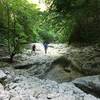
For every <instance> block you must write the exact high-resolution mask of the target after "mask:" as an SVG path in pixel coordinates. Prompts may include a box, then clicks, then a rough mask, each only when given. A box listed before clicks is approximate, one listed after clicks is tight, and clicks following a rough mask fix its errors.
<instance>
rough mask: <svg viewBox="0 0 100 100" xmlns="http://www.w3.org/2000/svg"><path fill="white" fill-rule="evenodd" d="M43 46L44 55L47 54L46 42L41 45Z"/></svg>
mask: <svg viewBox="0 0 100 100" xmlns="http://www.w3.org/2000/svg"><path fill="white" fill-rule="evenodd" d="M43 46H44V50H45V54H47V49H48V43H47V42H44V43H43Z"/></svg>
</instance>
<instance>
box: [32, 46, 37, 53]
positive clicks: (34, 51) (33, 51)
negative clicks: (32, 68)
mask: <svg viewBox="0 0 100 100" xmlns="http://www.w3.org/2000/svg"><path fill="white" fill-rule="evenodd" d="M33 53H34V54H35V55H36V45H35V44H33V46H32V54H33Z"/></svg>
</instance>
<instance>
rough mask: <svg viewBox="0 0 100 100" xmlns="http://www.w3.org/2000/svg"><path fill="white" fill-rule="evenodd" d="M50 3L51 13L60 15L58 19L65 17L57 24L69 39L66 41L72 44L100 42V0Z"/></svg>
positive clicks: (53, 1) (60, 0) (61, 0)
mask: <svg viewBox="0 0 100 100" xmlns="http://www.w3.org/2000/svg"><path fill="white" fill-rule="evenodd" d="M46 1H48V0H46ZM50 1H51V5H50V7H51V8H50V12H51V13H52V12H53V13H54V12H56V13H58V14H59V16H57V17H58V18H60V17H61V16H63V17H62V21H61V20H60V21H58V22H59V23H58V22H57V23H56V24H57V26H58V29H59V30H61V29H62V32H63V33H64V34H65V35H67V37H68V38H69V39H66V40H68V41H69V42H70V43H71V42H75V41H76V42H80V43H83V42H86V43H91V42H96V41H97V40H98V41H99V40H100V39H99V38H100V34H99V32H100V25H99V24H100V17H99V16H100V1H99V0H81V1H80V0H50ZM50 1H49V2H50ZM58 14H57V15H58ZM63 20H64V21H63ZM60 24H62V26H60ZM59 26H60V27H59ZM66 27H67V28H66ZM68 32H69V33H68Z"/></svg>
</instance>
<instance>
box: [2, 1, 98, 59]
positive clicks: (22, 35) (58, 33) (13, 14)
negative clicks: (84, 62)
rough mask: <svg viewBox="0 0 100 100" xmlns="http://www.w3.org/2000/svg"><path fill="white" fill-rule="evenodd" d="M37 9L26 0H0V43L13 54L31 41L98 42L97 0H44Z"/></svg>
mask: <svg viewBox="0 0 100 100" xmlns="http://www.w3.org/2000/svg"><path fill="white" fill-rule="evenodd" d="M45 4H46V5H47V9H46V10H45V11H41V10H40V8H39V7H38V6H37V5H36V4H32V3H30V2H28V1H27V0H16V1H15V0H1V1H0V44H1V45H3V46H5V47H6V48H7V50H8V52H9V55H10V58H11V61H12V59H13V56H14V55H15V54H17V53H19V52H21V51H22V49H23V48H24V45H25V44H27V43H32V42H43V41H48V42H50V43H51V42H55V43H68V44H72V43H76V44H88V45H90V44H94V43H99V42H100V33H99V32H100V1H99V0H81V1H80V0H45Z"/></svg>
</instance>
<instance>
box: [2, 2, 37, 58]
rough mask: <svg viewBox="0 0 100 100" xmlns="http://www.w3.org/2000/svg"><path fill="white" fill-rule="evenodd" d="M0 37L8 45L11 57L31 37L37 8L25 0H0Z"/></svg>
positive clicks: (35, 21) (35, 23) (35, 22)
mask: <svg viewBox="0 0 100 100" xmlns="http://www.w3.org/2000/svg"><path fill="white" fill-rule="evenodd" d="M0 15H1V16H0V26H1V27H0V36H2V38H1V39H0V40H1V42H3V43H4V44H5V45H7V47H8V51H9V55H10V57H11V59H12V58H13V56H14V55H15V54H16V53H19V52H20V51H21V50H22V48H23V46H24V44H25V43H28V42H30V41H31V40H32V39H33V38H32V35H33V34H34V31H33V30H34V27H35V26H36V25H37V22H38V15H39V9H38V8H37V7H36V5H34V4H30V3H29V2H28V1H27V0H16V1H15V0H2V2H0Z"/></svg>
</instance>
